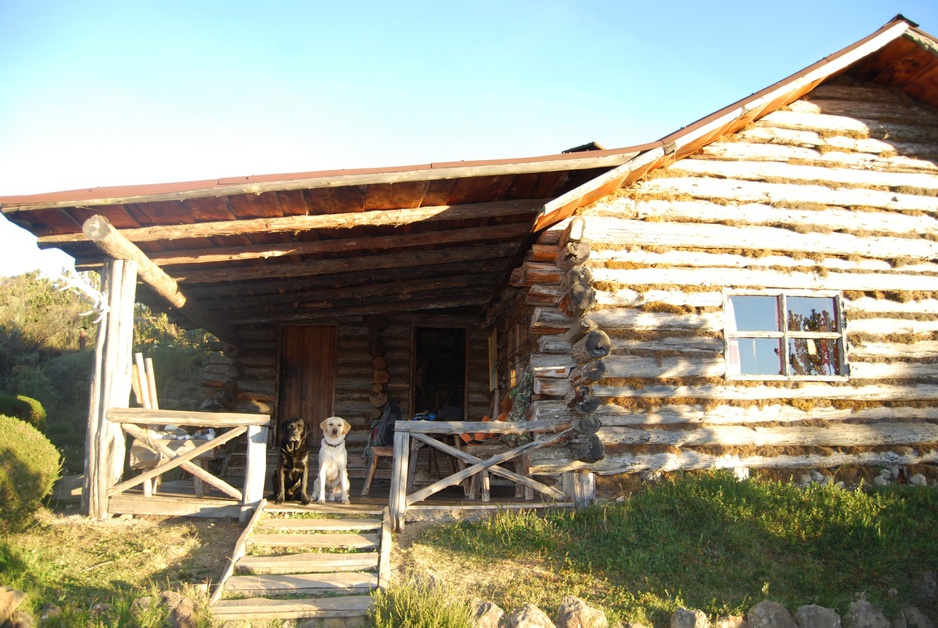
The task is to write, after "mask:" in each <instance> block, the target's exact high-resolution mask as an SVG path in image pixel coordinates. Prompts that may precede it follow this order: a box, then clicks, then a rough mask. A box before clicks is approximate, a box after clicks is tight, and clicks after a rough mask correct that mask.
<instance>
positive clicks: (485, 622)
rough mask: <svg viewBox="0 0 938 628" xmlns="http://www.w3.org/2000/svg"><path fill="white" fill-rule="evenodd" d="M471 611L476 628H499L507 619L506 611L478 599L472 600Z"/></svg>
mask: <svg viewBox="0 0 938 628" xmlns="http://www.w3.org/2000/svg"><path fill="white" fill-rule="evenodd" d="M470 609H471V612H472V625H473V626H475V628H498V627H499V626H500V625H501V623H502V619H503V618H504V617H505V611H503V610H502V609H500V608H499V607H498V606H496V605H495V604H492V603H491V602H487V601H485V600H480V599H478V598H476V599H474V600H472V605H471V606H470Z"/></svg>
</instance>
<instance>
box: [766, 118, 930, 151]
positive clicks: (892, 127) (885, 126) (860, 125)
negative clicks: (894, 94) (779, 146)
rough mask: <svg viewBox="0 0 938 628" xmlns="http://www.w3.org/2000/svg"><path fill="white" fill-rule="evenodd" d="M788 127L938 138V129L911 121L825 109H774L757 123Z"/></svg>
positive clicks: (882, 136) (920, 139) (910, 138)
mask: <svg viewBox="0 0 938 628" xmlns="http://www.w3.org/2000/svg"><path fill="white" fill-rule="evenodd" d="M760 123H761V124H763V125H766V126H775V127H780V128H784V129H796V130H809V131H821V132H822V133H838V134H842V135H853V136H856V135H859V136H861V137H862V136H868V137H873V138H878V139H886V138H890V139H893V138H895V139H896V140H898V141H900V142H925V143H934V142H936V141H938V129H935V128H934V127H918V126H917V125H909V124H891V123H883V122H879V121H876V120H859V119H855V118H850V117H847V116H832V115H827V114H823V113H802V112H799V111H773V112H772V113H770V114H768V115H766V116H765V117H763V118H762V120H760V121H759V122H757V123H756V124H760Z"/></svg>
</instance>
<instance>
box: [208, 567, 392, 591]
mask: <svg viewBox="0 0 938 628" xmlns="http://www.w3.org/2000/svg"><path fill="white" fill-rule="evenodd" d="M377 587H378V577H377V576H376V575H375V574H371V573H363V572H360V571H348V572H330V573H316V574H284V575H277V576H232V577H231V578H229V579H228V581H227V582H226V583H225V593H226V594H227V595H256V596H258V597H274V596H278V595H320V594H323V593H351V592H356V593H368V592H369V591H371V590H372V589H376V588H377Z"/></svg>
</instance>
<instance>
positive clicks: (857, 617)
mask: <svg viewBox="0 0 938 628" xmlns="http://www.w3.org/2000/svg"><path fill="white" fill-rule="evenodd" d="M845 619H846V621H845V622H844V623H846V625H847V628H890V625H889V620H888V619H886V616H885V615H883V614H882V613H880V612H879V611H878V610H876V609H875V608H873V605H872V604H870V603H869V602H867V601H866V600H864V599H862V598H861V599H859V600H857V601H856V602H853V603H852V604H850V611H849V612H848V613H847V617H846V618H845Z"/></svg>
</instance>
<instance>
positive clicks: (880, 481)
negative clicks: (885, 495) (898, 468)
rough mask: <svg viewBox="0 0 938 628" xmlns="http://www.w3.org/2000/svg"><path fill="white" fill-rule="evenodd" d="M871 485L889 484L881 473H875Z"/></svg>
mask: <svg viewBox="0 0 938 628" xmlns="http://www.w3.org/2000/svg"><path fill="white" fill-rule="evenodd" d="M873 486H889V480H887V479H886V478H884V477H883V476H881V475H877V476H876V477H875V478H873Z"/></svg>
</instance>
